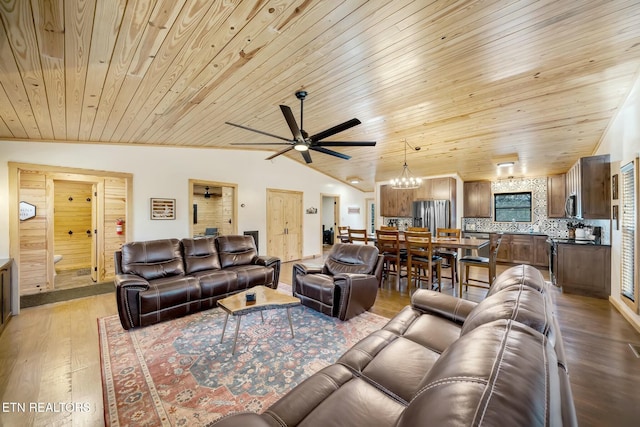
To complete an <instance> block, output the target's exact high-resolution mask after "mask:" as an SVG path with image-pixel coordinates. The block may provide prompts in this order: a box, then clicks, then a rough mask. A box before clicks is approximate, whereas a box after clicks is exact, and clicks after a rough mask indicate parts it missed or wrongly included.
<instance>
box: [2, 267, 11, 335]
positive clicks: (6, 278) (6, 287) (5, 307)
mask: <svg viewBox="0 0 640 427" xmlns="http://www.w3.org/2000/svg"><path fill="white" fill-rule="evenodd" d="M9 317H11V260H10V259H0V332H2V331H3V330H4V327H5V325H6V324H7V322H8V321H9Z"/></svg>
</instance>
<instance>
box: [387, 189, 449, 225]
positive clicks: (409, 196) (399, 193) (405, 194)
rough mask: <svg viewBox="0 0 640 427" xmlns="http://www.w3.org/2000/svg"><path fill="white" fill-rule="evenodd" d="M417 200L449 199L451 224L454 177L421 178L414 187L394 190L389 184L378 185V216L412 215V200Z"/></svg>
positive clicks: (404, 216)
mask: <svg viewBox="0 0 640 427" xmlns="http://www.w3.org/2000/svg"><path fill="white" fill-rule="evenodd" d="M419 200H449V201H450V203H451V205H450V207H451V217H452V220H451V221H452V222H451V224H452V225H451V226H452V227H455V218H456V180H455V178H450V177H445V178H431V179H424V180H422V184H421V185H420V187H418V188H416V189H411V190H408V189H402V190H395V189H393V188H392V187H391V185H381V186H380V216H383V217H387V218H396V217H397V218H411V217H413V202H414V201H419Z"/></svg>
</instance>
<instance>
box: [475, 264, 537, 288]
mask: <svg viewBox="0 0 640 427" xmlns="http://www.w3.org/2000/svg"><path fill="white" fill-rule="evenodd" d="M513 285H522V286H527V287H529V288H531V289H535V290H537V291H538V292H546V290H547V284H546V282H545V280H544V277H543V276H542V273H540V271H539V270H538V269H537V268H535V267H532V266H530V265H517V266H513V267H510V268H508V269H507V270H505V271H503V272H502V273H501V274H500V275H498V277H496V279H495V280H494V282H493V284H492V285H491V288H489V292H488V293H487V296H491V295H493V294H495V293H496V292H500V291H501V290H503V289H505V288H509V287H511V286H513Z"/></svg>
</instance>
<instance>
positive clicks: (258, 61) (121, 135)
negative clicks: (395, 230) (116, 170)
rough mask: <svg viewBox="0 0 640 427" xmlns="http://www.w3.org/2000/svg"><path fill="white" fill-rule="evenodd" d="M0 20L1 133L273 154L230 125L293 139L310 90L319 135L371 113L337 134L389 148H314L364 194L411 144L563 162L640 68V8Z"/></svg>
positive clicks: (43, 13)
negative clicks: (299, 95) (284, 108)
mask: <svg viewBox="0 0 640 427" xmlns="http://www.w3.org/2000/svg"><path fill="white" fill-rule="evenodd" d="M0 18H1V20H2V25H1V26H0V139H5V140H24V141H54V142H69V141H79V142H88V143H112V144H150V145H167V146H181V147H189V146H194V147H211V148H225V149H228V148H233V149H247V150H251V149H259V150H268V151H265V158H266V157H268V156H270V155H272V154H274V153H276V152H278V151H280V150H281V149H282V148H283V147H282V146H278V145H274V146H256V147H252V146H242V147H238V146H232V145H231V144H232V143H237V142H244V143H246V142H260V143H264V142H276V143H277V142H282V141H279V140H277V139H275V138H271V137H269V136H264V135H260V134H258V133H254V132H250V131H247V130H243V129H240V128H237V127H232V126H229V125H226V124H225V122H226V121H229V122H233V123H237V124H240V125H243V126H247V127H251V128H254V129H259V130H261V131H265V132H268V133H271V134H275V135H279V136H283V137H286V138H291V131H290V130H289V128H288V126H287V123H286V121H285V120H284V118H283V115H282V112H281V111H280V108H279V107H278V106H279V105H280V104H285V105H288V106H290V107H291V108H292V110H293V112H294V115H295V117H296V120H298V123H299V120H300V107H299V105H300V104H299V101H298V99H296V97H295V95H294V93H295V92H296V91H298V90H301V89H304V90H306V91H308V93H309V95H308V96H307V98H306V100H305V103H304V129H305V130H306V131H308V133H309V134H314V133H318V132H320V131H322V130H325V129H327V128H330V127H332V126H334V125H337V124H339V123H342V122H345V121H347V120H349V119H352V118H354V117H356V118H358V119H359V120H360V121H361V122H362V124H360V125H358V126H356V127H353V128H351V129H349V130H347V131H344V132H341V133H339V134H338V135H334V136H333V137H332V138H329V140H331V139H333V140H339V141H377V145H376V146H375V147H345V148H342V147H331V148H332V149H334V150H335V151H339V152H342V153H345V154H348V155H351V156H352V157H353V158H352V159H351V160H343V159H339V158H336V157H333V156H329V155H326V154H323V153H318V152H315V151H313V152H311V156H312V159H313V163H311V164H309V167H311V168H314V169H316V170H318V171H320V172H322V173H324V174H326V175H329V176H331V177H334V178H337V179H339V180H342V181H346V180H347V178H348V177H353V176H357V177H359V178H361V179H362V180H363V181H362V183H360V184H357V185H356V186H357V187H358V188H361V189H363V190H372V189H373V187H374V182H375V181H384V180H389V179H391V178H395V177H396V176H397V175H398V174H399V172H400V171H401V168H402V164H403V162H404V151H403V149H404V146H405V145H404V143H403V140H406V141H407V142H408V143H409V145H410V146H411V147H420V150H419V151H415V150H412V149H411V148H410V149H409V151H408V152H407V155H406V156H407V163H408V164H409V168H410V169H411V171H412V172H413V173H414V174H415V175H419V176H433V175H441V174H450V173H458V174H459V175H460V177H462V179H464V180H465V181H466V180H477V179H496V177H497V169H496V162H497V161H499V160H500V159H503V158H514V157H515V158H517V164H516V165H515V166H514V167H513V168H512V169H508V170H505V171H503V172H502V174H503V175H513V176H543V175H547V174H553V173H562V172H565V171H567V170H568V169H569V167H570V166H571V165H572V164H573V163H574V162H575V161H576V160H577V159H578V158H579V157H581V156H587V155H590V154H593V152H594V151H595V150H596V149H597V147H598V144H599V141H600V139H601V138H602V136H603V133H604V131H605V129H606V128H607V125H608V124H609V123H610V121H611V120H612V118H614V117H615V115H616V112H617V111H618V109H619V108H620V107H621V105H622V103H623V102H624V100H625V98H626V96H627V95H628V93H629V91H630V89H631V87H632V85H633V84H634V82H635V81H636V80H637V78H638V71H639V68H640V2H639V1H637V0H636V1H625V0H616V1H589V0H584V1H570V0H561V1H557V0H549V1H544V0H541V1H530V0H526V1H512V0H497V1H489V0H486V1H462V0H460V1H428V0H427V1H408V0H394V1H382V0H379V1H362V0H360V1H359V0H349V1H335V0H327V1H320V0H273V1H268V0H263V1H260V0H251V1H249V0H244V1H243V0H236V1H232V0H225V1H211V0H181V1H180V0H130V1H125V0H76V1H71V0H69V1H62V0H48V1H47V0H32V1H27V0H3V1H2V2H0ZM284 155H285V156H288V157H291V158H292V159H294V160H295V161H299V162H302V163H304V160H303V158H302V156H301V155H300V154H299V153H298V152H296V151H294V150H291V151H289V152H287V153H286V154H284ZM213 156H215V154H214V153H212V157H213ZM265 161H267V160H265ZM272 161H275V162H277V161H278V158H276V159H275V160H272ZM283 164H284V163H283Z"/></svg>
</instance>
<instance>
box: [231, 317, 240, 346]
mask: <svg viewBox="0 0 640 427" xmlns="http://www.w3.org/2000/svg"><path fill="white" fill-rule="evenodd" d="M236 317H237V318H238V321H237V322H236V336H235V337H233V350H231V354H232V355H233V354H235V352H236V342H237V341H238V331H239V330H240V319H241V318H242V316H236Z"/></svg>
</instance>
